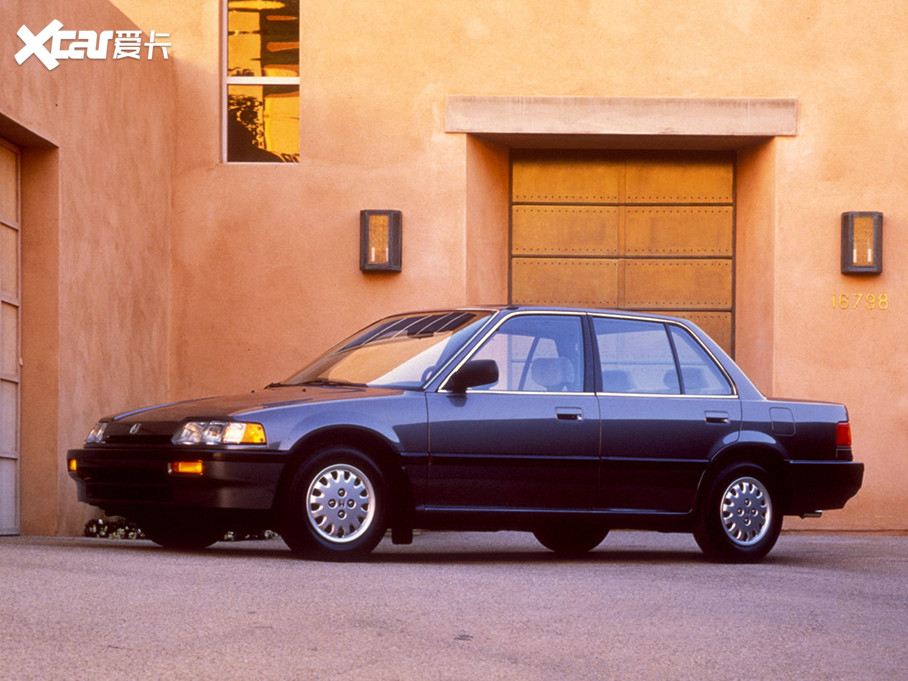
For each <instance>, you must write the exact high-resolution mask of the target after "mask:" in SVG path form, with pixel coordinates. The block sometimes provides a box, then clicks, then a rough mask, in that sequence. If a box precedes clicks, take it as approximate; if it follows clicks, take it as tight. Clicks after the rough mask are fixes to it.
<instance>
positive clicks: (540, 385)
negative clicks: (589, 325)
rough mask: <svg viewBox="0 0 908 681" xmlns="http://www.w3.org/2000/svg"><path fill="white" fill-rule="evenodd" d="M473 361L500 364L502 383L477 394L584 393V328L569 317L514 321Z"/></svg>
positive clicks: (482, 349) (530, 317) (533, 316)
mask: <svg viewBox="0 0 908 681" xmlns="http://www.w3.org/2000/svg"><path fill="white" fill-rule="evenodd" d="M473 359H492V360H495V362H496V363H497V364H498V375H499V380H498V383H495V384H492V385H486V386H481V387H479V388H474V389H475V390H508V391H521V392H582V391H583V325H582V322H581V320H580V318H579V317H575V316H568V315H521V316H516V317H511V318H510V319H508V320H507V321H506V322H505V323H504V324H502V325H501V327H500V328H499V329H498V330H497V331H496V332H495V333H494V334H493V335H492V337H491V338H489V340H487V341H486V342H485V344H484V345H483V346H482V347H481V348H480V349H479V351H477V353H476V354H475V355H474V357H473Z"/></svg>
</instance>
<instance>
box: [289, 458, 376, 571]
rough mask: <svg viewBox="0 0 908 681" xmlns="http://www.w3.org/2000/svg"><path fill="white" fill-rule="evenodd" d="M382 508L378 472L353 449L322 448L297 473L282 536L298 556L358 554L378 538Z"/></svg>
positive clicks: (372, 546) (329, 557) (362, 553)
mask: <svg viewBox="0 0 908 681" xmlns="http://www.w3.org/2000/svg"><path fill="white" fill-rule="evenodd" d="M387 508H388V492H387V485H386V483H385V480H384V477H383V476H382V473H381V471H380V469H379V468H378V467H377V466H376V465H375V464H373V463H372V462H371V460H370V459H369V458H368V457H366V456H365V455H364V454H362V453H361V452H359V451H357V450H355V449H352V448H349V447H343V446H337V447H328V448H325V449H323V450H322V451H320V452H319V453H318V454H316V455H315V456H314V457H313V458H312V459H311V460H310V461H308V462H307V463H306V464H304V465H303V466H302V467H301V468H300V470H299V471H297V474H296V476H295V477H294V480H293V484H292V485H291V488H290V501H289V504H288V509H287V517H286V522H285V524H286V528H285V530H284V532H283V533H282V536H283V537H284V540H285V541H286V543H287V545H288V546H289V547H290V549H291V550H292V551H293V552H294V553H298V554H300V555H304V556H313V557H317V558H327V559H345V558H352V557H358V556H363V555H366V554H368V553H369V552H370V551H372V549H374V548H375V547H376V545H378V542H379V541H381V539H382V537H383V536H384V533H385V529H386V526H387V516H388V512H387Z"/></svg>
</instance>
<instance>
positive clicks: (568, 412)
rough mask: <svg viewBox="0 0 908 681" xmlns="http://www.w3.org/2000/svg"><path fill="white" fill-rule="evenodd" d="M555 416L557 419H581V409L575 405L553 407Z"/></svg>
mask: <svg viewBox="0 0 908 681" xmlns="http://www.w3.org/2000/svg"><path fill="white" fill-rule="evenodd" d="M555 417H556V418H557V419H558V420H559V421H582V420H583V409H578V408H576V407H555Z"/></svg>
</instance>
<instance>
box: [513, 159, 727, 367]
mask: <svg viewBox="0 0 908 681" xmlns="http://www.w3.org/2000/svg"><path fill="white" fill-rule="evenodd" d="M733 273H734V158H733V156H731V155H728V154H691V153H686V154H677V153H640V152H637V153H622V154H616V153H608V154H606V153H571V154H567V153H556V152H532V153H530V152H527V153H518V154H515V155H514V157H513V162H512V182H511V282H510V296H511V302H513V303H518V304H553V305H572V306H583V307H604V308H613V309H620V310H634V311H641V312H658V313H661V314H671V315H674V316H678V317H684V318H687V319H690V320H691V321H693V322H695V323H696V324H698V325H700V326H701V328H703V329H704V330H705V331H706V332H707V333H709V334H710V335H711V336H712V337H713V338H715V339H716V341H717V342H718V343H719V344H720V345H722V346H723V347H724V348H725V349H726V350H728V351H729V352H731V351H732V350H733V345H734V334H733V330H734V305H733V303H734V275H733Z"/></svg>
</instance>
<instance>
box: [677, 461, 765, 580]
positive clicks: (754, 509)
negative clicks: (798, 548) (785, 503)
mask: <svg viewBox="0 0 908 681" xmlns="http://www.w3.org/2000/svg"><path fill="white" fill-rule="evenodd" d="M781 529H782V514H781V513H780V512H779V509H778V508H777V507H776V506H775V503H774V497H773V481H772V478H771V476H770V475H769V474H768V473H767V472H766V471H765V470H763V469H762V468H761V467H759V466H754V465H751V464H736V465H733V466H730V467H729V468H727V469H726V470H724V471H723V472H722V473H721V474H720V475H719V476H718V477H717V478H716V479H715V480H714V481H713V483H712V484H711V485H710V487H709V489H708V491H707V493H706V496H705V497H704V498H703V501H702V503H701V504H700V510H699V514H698V518H697V522H696V525H695V526H694V539H696V541H697V544H698V545H699V546H700V548H701V549H702V550H703V552H704V553H705V554H706V556H707V558H709V559H710V560H714V561H719V562H727V563H755V562H757V561H759V560H762V559H763V558H764V557H765V556H766V554H767V553H769V552H770V550H771V549H772V547H773V546H775V543H776V540H777V539H778V538H779V532H780V530H781Z"/></svg>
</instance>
